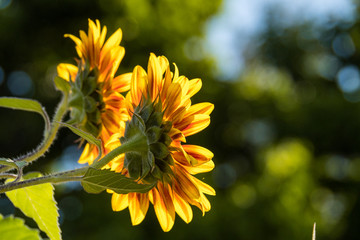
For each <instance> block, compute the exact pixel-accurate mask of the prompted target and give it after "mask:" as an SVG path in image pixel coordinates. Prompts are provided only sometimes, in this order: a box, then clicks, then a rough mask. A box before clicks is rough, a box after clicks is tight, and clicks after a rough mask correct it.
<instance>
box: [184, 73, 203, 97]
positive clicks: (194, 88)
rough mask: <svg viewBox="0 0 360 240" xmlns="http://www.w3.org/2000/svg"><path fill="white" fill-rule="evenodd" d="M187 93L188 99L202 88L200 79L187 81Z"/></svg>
mask: <svg viewBox="0 0 360 240" xmlns="http://www.w3.org/2000/svg"><path fill="white" fill-rule="evenodd" d="M189 84H190V86H189V92H188V93H187V95H188V96H189V97H192V96H194V95H195V94H196V93H197V92H198V91H199V90H200V89H201V87H202V82H201V79H200V78H195V79H193V80H190V81H189Z"/></svg>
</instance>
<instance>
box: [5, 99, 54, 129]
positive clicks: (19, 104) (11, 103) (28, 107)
mask: <svg viewBox="0 0 360 240" xmlns="http://www.w3.org/2000/svg"><path fill="white" fill-rule="evenodd" d="M0 107H5V108H11V109H16V110H23V111H30V112H36V113H39V114H40V115H41V116H42V117H43V118H44V121H45V129H46V131H48V130H49V129H50V119H49V116H48V115H47V113H46V111H45V109H44V108H43V107H42V106H41V104H40V103H39V102H38V101H35V100H31V99H23V98H13V97H0Z"/></svg>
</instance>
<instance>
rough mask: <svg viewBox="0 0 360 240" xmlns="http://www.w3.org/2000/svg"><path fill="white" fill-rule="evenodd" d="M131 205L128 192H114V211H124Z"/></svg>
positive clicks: (112, 201) (112, 200)
mask: <svg viewBox="0 0 360 240" xmlns="http://www.w3.org/2000/svg"><path fill="white" fill-rule="evenodd" d="M128 205H129V199H128V194H117V193H113V195H112V197H111V206H112V209H113V211H115V212H117V211H122V210H124V209H125V208H127V207H128Z"/></svg>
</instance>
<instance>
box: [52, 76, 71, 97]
mask: <svg viewBox="0 0 360 240" xmlns="http://www.w3.org/2000/svg"><path fill="white" fill-rule="evenodd" d="M54 83H55V86H56V88H57V89H59V90H60V91H62V92H63V93H65V94H66V95H67V94H68V93H69V92H70V88H71V86H70V83H69V82H68V81H66V80H65V79H63V78H62V77H59V76H56V77H55V78H54Z"/></svg>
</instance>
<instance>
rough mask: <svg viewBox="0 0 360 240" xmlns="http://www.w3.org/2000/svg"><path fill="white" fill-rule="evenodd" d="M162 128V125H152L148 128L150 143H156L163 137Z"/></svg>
mask: <svg viewBox="0 0 360 240" xmlns="http://www.w3.org/2000/svg"><path fill="white" fill-rule="evenodd" d="M161 133H162V130H161V128H160V127H157V126H152V127H150V128H148V129H147V130H146V136H147V139H148V143H149V144H152V143H156V142H157V141H158V140H159V139H160V137H161Z"/></svg>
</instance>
